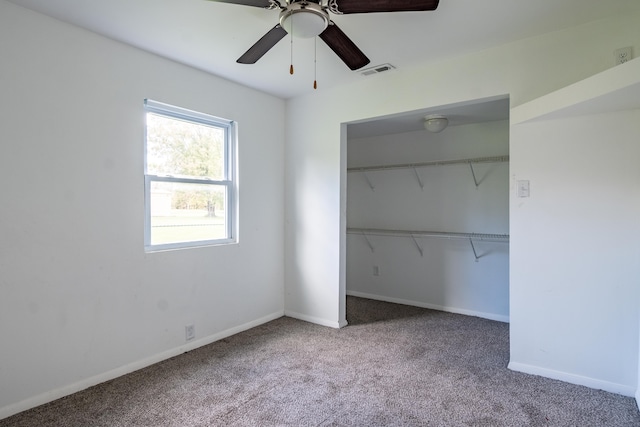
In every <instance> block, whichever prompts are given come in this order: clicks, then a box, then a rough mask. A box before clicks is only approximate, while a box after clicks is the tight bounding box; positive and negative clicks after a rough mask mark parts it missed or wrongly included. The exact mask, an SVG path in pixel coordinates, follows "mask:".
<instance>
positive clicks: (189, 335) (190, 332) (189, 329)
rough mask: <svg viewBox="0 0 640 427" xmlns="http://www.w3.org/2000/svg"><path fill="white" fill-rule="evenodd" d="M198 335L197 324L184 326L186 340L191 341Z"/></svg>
mask: <svg viewBox="0 0 640 427" xmlns="http://www.w3.org/2000/svg"><path fill="white" fill-rule="evenodd" d="M195 337H196V327H195V325H187V326H185V327H184V338H185V341H191V340H192V339H194V338H195Z"/></svg>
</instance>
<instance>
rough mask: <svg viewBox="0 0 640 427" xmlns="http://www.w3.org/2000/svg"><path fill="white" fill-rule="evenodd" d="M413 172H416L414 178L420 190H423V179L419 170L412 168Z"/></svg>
mask: <svg viewBox="0 0 640 427" xmlns="http://www.w3.org/2000/svg"><path fill="white" fill-rule="evenodd" d="M413 172H414V173H415V174H416V178H417V179H418V184H420V189H421V190H422V191H424V181H423V180H422V177H421V176H420V172H418V169H417V168H413Z"/></svg>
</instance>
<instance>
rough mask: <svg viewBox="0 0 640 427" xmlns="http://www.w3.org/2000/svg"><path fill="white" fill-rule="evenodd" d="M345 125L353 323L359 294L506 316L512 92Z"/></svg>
mask: <svg viewBox="0 0 640 427" xmlns="http://www.w3.org/2000/svg"><path fill="white" fill-rule="evenodd" d="M433 115H438V116H442V117H443V118H445V119H446V120H447V121H448V123H445V124H446V127H444V129H443V130H442V129H440V130H439V131H437V132H433V131H429V130H427V129H426V126H425V125H426V124H425V118H429V117H432V116H433ZM346 128H347V129H346V133H347V142H346V174H344V175H343V176H345V177H346V178H345V179H346V251H345V252H346V256H345V258H346V261H345V275H346V280H345V281H346V295H347V296H349V298H347V299H346V301H347V302H346V318H347V322H348V323H351V322H350V321H349V318H350V314H351V315H352V316H356V315H355V313H353V312H351V313H350V310H349V305H350V304H349V301H350V300H351V301H355V298H364V299H369V300H378V301H386V302H391V303H399V304H404V305H407V306H414V307H422V308H428V309H435V310H439V311H443V312H451V313H458V314H465V315H470V316H476V317H481V318H485V319H490V320H497V321H500V322H508V321H509V98H508V97H507V96H501V97H494V98H489V99H481V100H473V101H468V102H464V103H459V104H454V105H445V106H439V107H429V108H425V109H421V110H417V111H411V112H405V113H399V114H395V115H392V116H386V117H377V118H371V119H368V120H363V121H359V122H354V123H349V124H348V125H347V126H346ZM436 130H438V129H436ZM344 152H345V150H343V153H344ZM357 316H360V317H362V315H360V314H358V315H357ZM354 321H356V322H359V321H361V319H359V320H356V319H354Z"/></svg>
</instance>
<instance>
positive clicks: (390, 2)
mask: <svg viewBox="0 0 640 427" xmlns="http://www.w3.org/2000/svg"><path fill="white" fill-rule="evenodd" d="M211 1H219V2H221V3H233V4H239V5H243V6H254V7H261V8H264V9H268V10H279V11H280V20H279V22H278V24H276V26H275V27H273V28H272V29H271V30H269V31H268V32H267V33H266V34H265V35H264V36H262V38H261V39H260V40H258V41H257V42H256V43H255V44H254V45H253V46H251V47H250V48H249V50H247V51H246V52H245V53H244V54H243V55H242V56H241V57H240V58H238V60H237V61H236V62H238V63H240V64H255V63H256V62H257V61H258V60H259V59H260V58H262V56H264V54H266V53H267V52H268V51H269V50H270V49H271V48H272V47H274V46H275V45H276V43H278V42H279V41H280V40H281V39H282V38H283V37H284V36H286V35H287V34H289V33H291V35H292V36H294V37H302V38H310V37H315V36H319V37H320V38H321V39H322V41H324V42H325V43H326V44H327V46H329V47H330V48H331V50H333V51H334V52H335V53H336V55H338V57H339V58H340V59H341V60H342V61H343V62H344V63H345V64H346V65H347V67H349V68H350V69H352V70H357V69H359V68H362V67H364V66H365V65H367V64H368V63H369V62H370V61H369V58H367V56H366V55H365V54H364V53H363V52H362V51H361V50H360V49H359V48H358V46H356V45H355V43H354V42H353V41H351V39H350V38H349V37H347V35H346V34H345V33H344V32H343V31H342V30H341V29H340V28H338V26H337V25H336V24H335V23H334V22H333V21H332V20H331V19H330V17H329V12H331V13H334V14H336V15H346V14H351V13H374V12H416V11H427V10H435V9H436V8H437V7H438V2H439V0H282V1H280V0H211Z"/></svg>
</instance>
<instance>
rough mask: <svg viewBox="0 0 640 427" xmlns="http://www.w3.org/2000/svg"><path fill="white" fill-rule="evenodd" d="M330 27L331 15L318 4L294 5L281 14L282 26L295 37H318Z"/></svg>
mask: <svg viewBox="0 0 640 427" xmlns="http://www.w3.org/2000/svg"><path fill="white" fill-rule="evenodd" d="M294 16H295V17H294ZM328 25H329V14H328V13H327V12H326V11H324V10H323V9H322V7H321V6H320V5H318V4H316V3H306V4H300V3H292V4H290V5H289V6H288V7H287V8H286V9H284V10H283V11H282V12H280V26H281V27H282V28H284V29H285V31H286V32H288V33H289V34H291V35H292V36H293V37H299V38H303V39H308V38H311V37H316V36H317V35H319V34H320V33H322V32H323V31H324V30H325V29H326V28H327V26H328Z"/></svg>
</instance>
